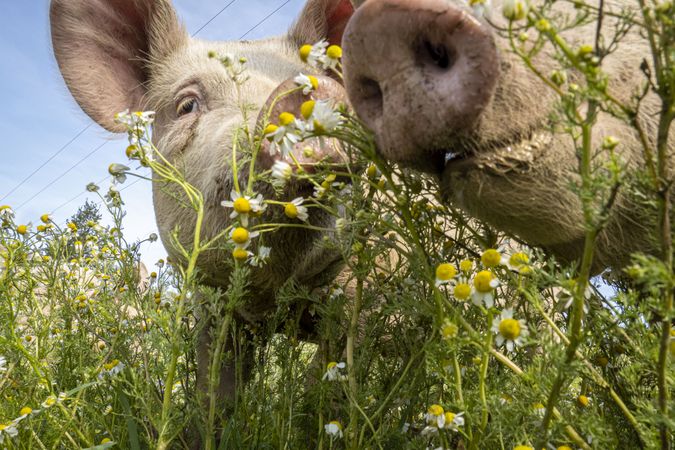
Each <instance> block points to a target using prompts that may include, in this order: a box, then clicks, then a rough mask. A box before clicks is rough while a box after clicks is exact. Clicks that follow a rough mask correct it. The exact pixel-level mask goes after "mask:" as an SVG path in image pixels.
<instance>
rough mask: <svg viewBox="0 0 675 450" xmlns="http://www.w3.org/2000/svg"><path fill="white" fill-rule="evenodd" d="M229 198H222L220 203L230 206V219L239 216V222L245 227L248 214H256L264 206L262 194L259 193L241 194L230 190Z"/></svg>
mask: <svg viewBox="0 0 675 450" xmlns="http://www.w3.org/2000/svg"><path fill="white" fill-rule="evenodd" d="M230 198H231V200H224V201H222V202H221V203H220V204H221V205H222V206H224V207H225V208H232V209H233V211H232V214H230V219H235V218H237V217H239V218H240V220H241V224H242V225H243V226H245V227H246V226H248V216H249V215H250V214H257V213H259V212H261V211H263V209H264V208H265V205H264V203H263V198H262V195H260V194H258V196H257V197H251V196H248V195H241V194H240V193H238V192H237V191H232V192H231V193H230Z"/></svg>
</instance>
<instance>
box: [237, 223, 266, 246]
mask: <svg viewBox="0 0 675 450" xmlns="http://www.w3.org/2000/svg"><path fill="white" fill-rule="evenodd" d="M259 235H260V233H258V232H257V231H248V230H247V229H246V228H243V227H237V228H233V229H232V231H230V240H231V241H232V242H233V243H234V245H235V247H237V248H248V246H249V245H250V244H251V239H253V238H256V237H258V236H259Z"/></svg>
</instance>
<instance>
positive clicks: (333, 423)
mask: <svg viewBox="0 0 675 450" xmlns="http://www.w3.org/2000/svg"><path fill="white" fill-rule="evenodd" d="M330 424H331V425H335V426H336V427H338V430H340V431H342V424H341V423H340V422H338V421H337V420H332V421H331V422H330Z"/></svg>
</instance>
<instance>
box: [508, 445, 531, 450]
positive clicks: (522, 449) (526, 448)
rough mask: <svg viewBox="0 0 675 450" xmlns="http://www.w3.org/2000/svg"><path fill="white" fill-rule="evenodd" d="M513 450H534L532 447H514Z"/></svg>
mask: <svg viewBox="0 0 675 450" xmlns="http://www.w3.org/2000/svg"><path fill="white" fill-rule="evenodd" d="M513 450H534V447H530V446H529V445H516V446H515V447H513Z"/></svg>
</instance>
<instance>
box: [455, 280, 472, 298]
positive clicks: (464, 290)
mask: <svg viewBox="0 0 675 450" xmlns="http://www.w3.org/2000/svg"><path fill="white" fill-rule="evenodd" d="M453 295H454V296H455V298H456V299H457V300H466V299H467V298H469V296H470V295H471V286H469V285H468V284H466V283H457V285H456V286H455V290H454V291H453Z"/></svg>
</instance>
